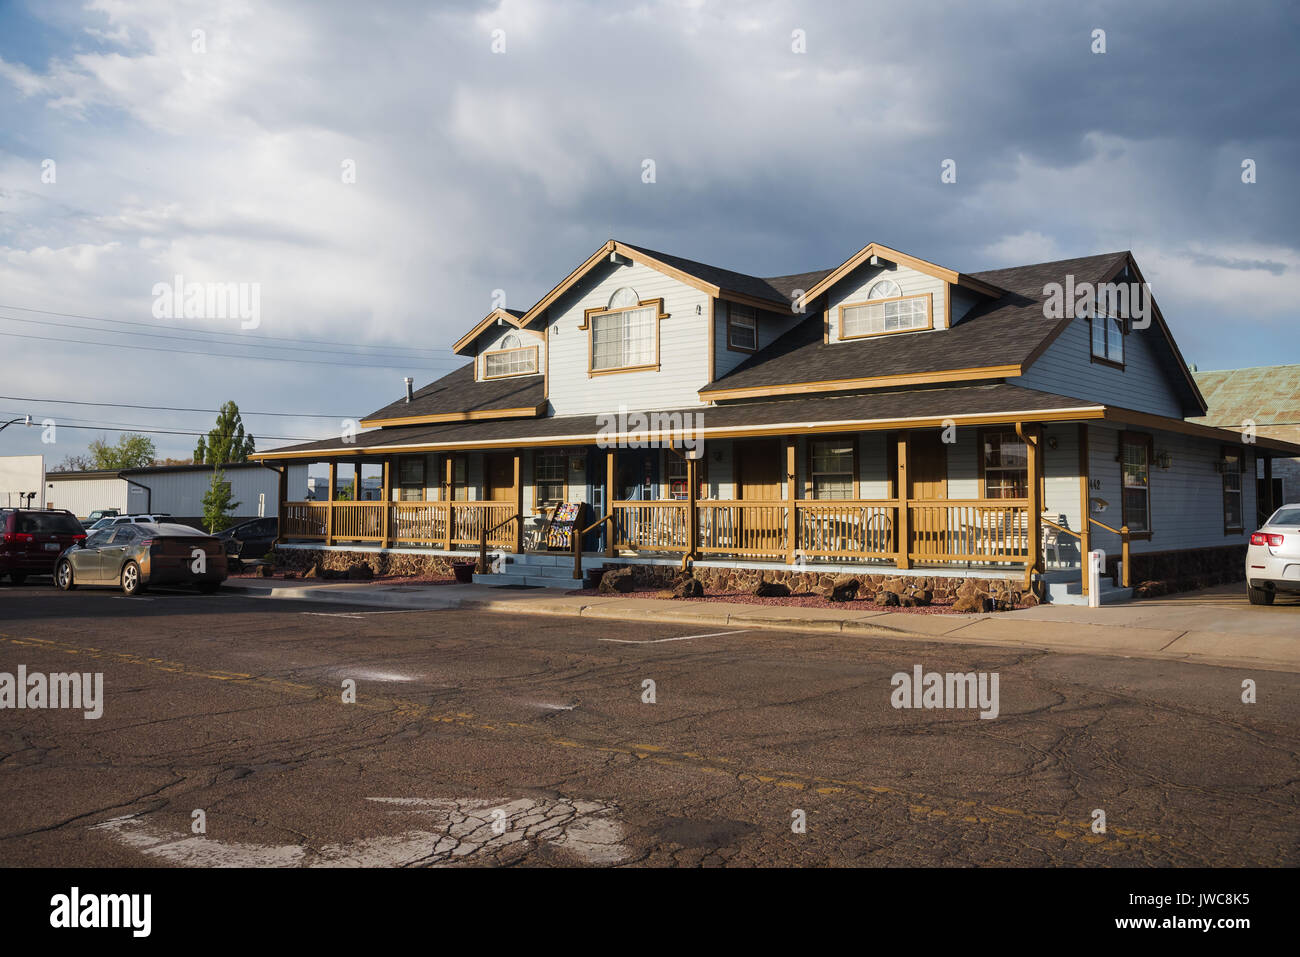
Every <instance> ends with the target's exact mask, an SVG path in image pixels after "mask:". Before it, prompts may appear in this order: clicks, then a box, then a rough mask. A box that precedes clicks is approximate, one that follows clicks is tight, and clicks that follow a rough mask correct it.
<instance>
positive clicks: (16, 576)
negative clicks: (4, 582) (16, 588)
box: [9, 572, 27, 585]
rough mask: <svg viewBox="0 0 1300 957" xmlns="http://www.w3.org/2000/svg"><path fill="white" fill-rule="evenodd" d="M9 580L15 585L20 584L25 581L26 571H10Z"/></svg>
mask: <svg viewBox="0 0 1300 957" xmlns="http://www.w3.org/2000/svg"><path fill="white" fill-rule="evenodd" d="M9 580H10V581H11V582H13V583H14V584H15V585H21V584H22V583H23V582H25V581H27V573H26V572H10V573H9Z"/></svg>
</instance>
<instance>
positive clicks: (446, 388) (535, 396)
mask: <svg viewBox="0 0 1300 957" xmlns="http://www.w3.org/2000/svg"><path fill="white" fill-rule="evenodd" d="M544 392H545V386H544V383H543V382H542V376H540V375H531V376H519V377H512V378H506V379H485V380H484V381H482V382H475V381H474V363H472V362H469V363H466V364H465V365H463V366H461V367H460V368H459V369H457V370H456V371H454V372H450V373H448V374H447V375H445V376H443V377H442V378H441V379H438V380H437V381H436V382H430V383H429V384H428V385H426V386H424V388H422V389H417V390H416V392H415V394H414V395H413V396H412V397H411V401H410V402H407V401H406V397H405V396H403V397H402V398H400V399H398V400H397V401H396V402H390V403H389V404H388V405H386V406H384V407H383V408H382V409H379V410H377V411H375V412H371V413H370V414H369V415H367V416H365V418H367V419H402V418H408V417H414V416H423V415H443V414H447V413H455V412H486V411H492V410H494V409H522V408H533V407H535V406H538V405H540V404H541V403H542V401H543V399H544V398H545V395H544Z"/></svg>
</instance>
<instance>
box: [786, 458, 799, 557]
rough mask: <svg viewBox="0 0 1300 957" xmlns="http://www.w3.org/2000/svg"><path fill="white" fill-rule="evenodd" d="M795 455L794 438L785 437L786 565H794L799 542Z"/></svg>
mask: <svg viewBox="0 0 1300 957" xmlns="http://www.w3.org/2000/svg"><path fill="white" fill-rule="evenodd" d="M794 463H795V454H794V436H793V435H787V436H786V437H785V508H786V515H785V563H786V564H787V565H793V564H794V560H795V554H794V553H795V551H796V550H797V548H796V546H797V545H798V542H797V541H796V538H797V536H798V528H799V526H798V524H797V522H798V519H797V517H796V515H795V504H794V503H795V494H794V493H795V490H794V480H795V467H794Z"/></svg>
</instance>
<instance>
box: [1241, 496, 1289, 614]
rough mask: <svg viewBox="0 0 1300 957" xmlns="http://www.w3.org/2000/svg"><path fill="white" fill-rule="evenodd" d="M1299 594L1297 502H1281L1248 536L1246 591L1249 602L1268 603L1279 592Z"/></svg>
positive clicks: (1271, 602)
mask: <svg viewBox="0 0 1300 957" xmlns="http://www.w3.org/2000/svg"><path fill="white" fill-rule="evenodd" d="M1280 591H1281V592H1289V593H1291V594H1297V595H1300V504H1297V505H1283V506H1282V507H1281V508H1279V509H1278V510H1277V511H1276V512H1274V513H1273V514H1272V515H1270V516H1269V518H1268V521H1266V522H1265V523H1264V527H1263V528H1261V529H1260V530H1259V531H1257V532H1255V533H1254V534H1253V535H1251V536H1250V546H1249V547H1248V548H1247V549H1246V593H1247V594H1248V595H1249V596H1250V603H1251V604H1252V605H1271V604H1273V599H1274V597H1276V595H1277V593H1278V592H1280Z"/></svg>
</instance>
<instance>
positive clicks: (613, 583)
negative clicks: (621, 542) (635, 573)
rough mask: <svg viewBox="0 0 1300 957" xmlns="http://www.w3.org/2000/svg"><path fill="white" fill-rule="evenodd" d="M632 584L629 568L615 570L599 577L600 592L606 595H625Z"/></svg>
mask: <svg viewBox="0 0 1300 957" xmlns="http://www.w3.org/2000/svg"><path fill="white" fill-rule="evenodd" d="M634 584H635V583H634V581H633V579H632V569H630V568H616V569H614V570H612V571H607V572H605V574H604V575H602V576H601V577H600V591H601V592H602V593H603V594H606V595H613V594H626V593H627V592H630V591H631V590H632V588H633V587H634Z"/></svg>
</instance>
